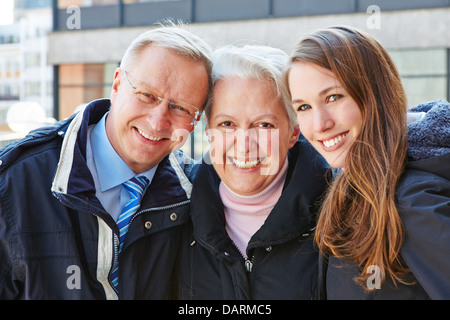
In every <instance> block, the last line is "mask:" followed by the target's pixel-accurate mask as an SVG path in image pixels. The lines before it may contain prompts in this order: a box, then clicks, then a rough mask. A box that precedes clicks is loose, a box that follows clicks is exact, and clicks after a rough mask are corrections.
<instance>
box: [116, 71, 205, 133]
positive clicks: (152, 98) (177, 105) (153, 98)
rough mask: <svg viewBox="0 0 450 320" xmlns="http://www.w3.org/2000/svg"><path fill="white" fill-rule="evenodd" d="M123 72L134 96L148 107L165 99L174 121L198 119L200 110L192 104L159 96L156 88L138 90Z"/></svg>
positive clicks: (193, 120) (188, 121)
mask: <svg viewBox="0 0 450 320" xmlns="http://www.w3.org/2000/svg"><path fill="white" fill-rule="evenodd" d="M123 72H124V74H125V79H127V82H128V84H129V85H130V86H131V87H132V88H133V89H134V90H136V91H135V94H136V97H137V98H138V99H139V100H140V101H141V102H143V103H145V104H147V105H149V106H150V107H156V106H157V105H159V104H160V103H161V101H167V102H168V103H169V111H170V114H172V115H173V116H174V118H175V119H176V121H181V122H183V123H190V124H191V125H193V124H194V123H195V122H196V121H198V120H199V119H200V114H201V112H200V110H199V109H198V108H196V107H194V106H193V105H191V104H189V103H186V102H182V101H177V102H175V101H170V100H167V99H164V98H161V94H160V93H159V92H158V91H157V90H156V89H153V88H152V89H150V90H146V91H145V92H144V91H140V90H138V89H137V88H136V87H135V86H134V85H132V84H131V82H130V80H128V76H127V72H126V71H125V70H123Z"/></svg>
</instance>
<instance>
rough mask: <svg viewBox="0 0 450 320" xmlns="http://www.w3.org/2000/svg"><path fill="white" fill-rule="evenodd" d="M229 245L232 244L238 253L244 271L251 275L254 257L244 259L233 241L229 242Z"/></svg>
mask: <svg viewBox="0 0 450 320" xmlns="http://www.w3.org/2000/svg"><path fill="white" fill-rule="evenodd" d="M231 243H232V244H233V246H234V248H235V249H236V250H237V252H239V255H240V256H241V258H242V260H244V266H245V270H246V271H247V272H248V273H251V272H252V269H253V260H254V259H255V255H253V256H252V257H251V258H250V259H249V258H245V256H244V255H243V254H242V251H241V250H240V249H239V248H238V246H237V245H236V244H235V243H234V241H233V240H231Z"/></svg>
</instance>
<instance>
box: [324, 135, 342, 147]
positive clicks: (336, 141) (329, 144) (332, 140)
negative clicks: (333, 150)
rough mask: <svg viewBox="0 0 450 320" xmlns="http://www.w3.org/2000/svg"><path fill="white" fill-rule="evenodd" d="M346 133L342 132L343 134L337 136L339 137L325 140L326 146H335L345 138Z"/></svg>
mask: <svg viewBox="0 0 450 320" xmlns="http://www.w3.org/2000/svg"><path fill="white" fill-rule="evenodd" d="M346 135H347V134H342V135H339V136H337V137H336V138H334V139H331V140H327V141H323V144H324V145H325V147H332V146H334V145H335V144H336V143H338V142H340V141H342V139H344V138H345V136H346Z"/></svg>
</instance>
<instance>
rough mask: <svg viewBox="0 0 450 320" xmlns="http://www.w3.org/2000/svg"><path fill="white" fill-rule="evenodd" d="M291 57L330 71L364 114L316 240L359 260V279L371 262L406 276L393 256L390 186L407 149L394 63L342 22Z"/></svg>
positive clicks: (397, 277) (396, 247)
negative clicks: (358, 132) (359, 131)
mask: <svg viewBox="0 0 450 320" xmlns="http://www.w3.org/2000/svg"><path fill="white" fill-rule="evenodd" d="M297 61H301V62H308V63H314V64H317V65H319V66H321V67H323V68H326V69H329V70H331V71H332V72H333V73H334V75H335V76H336V78H337V79H338V81H339V82H340V83H341V84H342V85H343V86H344V88H345V90H346V91H347V92H348V93H349V94H350V95H351V97H352V98H353V99H354V100H355V101H356V103H357V104H358V106H359V108H360V110H361V113H362V118H363V124H362V128H361V133H360V134H359V136H358V137H357V140H356V141H355V143H354V144H353V145H352V146H351V149H350V151H349V152H348V154H347V158H346V167H345V169H344V170H343V172H342V173H341V174H340V175H339V176H338V177H337V178H336V179H335V180H334V181H333V183H332V184H331V187H330V188H329V191H328V193H327V195H326V198H325V200H324V202H323V205H322V209H321V212H320V216H319V219H318V224H317V229H316V235H315V239H316V242H317V244H318V247H319V249H320V251H321V252H322V253H325V254H327V255H334V256H336V257H339V258H341V259H346V260H350V261H353V262H355V263H357V265H358V266H359V268H360V271H361V273H360V275H359V277H357V278H356V279H355V280H357V281H358V282H359V283H360V284H361V285H363V286H364V285H365V284H366V281H367V279H368V277H369V276H370V275H371V274H369V273H368V272H369V270H370V269H369V268H370V266H374V265H375V266H378V267H379V268H380V270H381V276H382V281H384V280H385V279H386V277H390V278H391V279H392V280H393V281H394V283H396V282H397V281H400V282H405V281H404V280H403V279H404V277H403V276H404V275H405V274H406V273H407V271H408V270H407V269H406V267H405V265H404V263H402V261H401V258H400V256H399V252H400V247H401V245H402V242H403V237H404V235H403V227H402V223H401V219H400V216H399V212H398V210H397V207H396V201H395V190H396V186H397V184H398V181H399V178H400V176H401V174H402V172H403V170H404V166H405V161H406V155H407V129H406V109H407V107H406V106H407V104H406V96H405V92H404V89H403V86H402V83H401V79H400V76H399V74H398V71H397V68H396V67H395V65H394V63H393V61H392V59H391V58H390V57H389V55H388V53H387V52H386V50H385V49H384V48H383V47H382V46H381V45H380V44H379V43H378V42H377V41H376V40H375V39H374V38H372V37H371V36H370V35H368V34H366V33H363V32H361V31H359V30H357V29H354V28H351V27H346V26H336V27H330V28H326V29H323V30H320V31H317V32H315V33H312V34H311V35H309V36H307V37H306V38H304V39H303V40H302V41H301V42H300V43H299V44H298V45H297V47H296V49H295V52H294V53H293V55H292V57H291V61H290V66H291V65H292V64H293V63H295V62H297ZM290 66H288V68H289V67H290ZM288 76H289V75H288V72H287V73H286V78H285V81H287V77H288ZM300 129H301V128H300Z"/></svg>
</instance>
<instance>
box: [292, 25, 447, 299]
mask: <svg viewBox="0 0 450 320" xmlns="http://www.w3.org/2000/svg"><path fill="white" fill-rule="evenodd" d="M286 80H287V81H288V83H289V88H290V92H291V95H292V103H293V106H294V109H295V110H296V112H297V115H298V120H299V125H300V129H301V132H302V134H303V135H304V136H305V137H306V138H307V139H308V140H309V141H310V142H311V144H312V145H313V146H314V147H315V148H316V149H317V150H318V151H319V152H320V153H321V155H322V156H323V157H324V158H325V159H326V160H327V162H328V163H329V164H330V165H331V166H332V167H334V168H343V170H342V173H341V174H340V175H339V176H338V177H337V178H336V179H335V180H334V182H333V184H332V186H331V188H330V190H329V192H328V194H327V196H326V197H325V199H324V202H323V206H322V209H321V212H320V218H319V220H318V223H317V229H316V235H315V237H316V240H317V243H318V247H319V249H320V250H321V252H322V253H323V254H324V256H325V257H327V258H328V259H327V262H328V263H327V264H325V265H324V266H325V268H324V273H323V274H324V276H325V278H324V279H325V280H324V281H323V286H321V288H322V289H323V290H321V292H322V293H323V295H322V296H323V297H326V298H328V299H429V298H432V299H449V298H450V273H449V267H450V259H449V257H450V210H449V208H450V180H449V179H450V176H449V172H450V130H449V123H450V107H449V104H448V102H446V101H435V102H432V103H429V104H425V105H421V106H418V107H416V108H414V109H413V110H412V111H415V112H419V111H420V112H421V113H422V115H423V119H421V120H417V121H415V122H412V123H410V124H409V125H408V126H409V130H407V127H406V109H407V107H406V97H405V92H404V90H403V87H402V83H401V79H400V76H399V74H398V72H397V69H396V67H395V65H394V63H393V62H392V60H391V58H390V57H389V55H388V54H387V52H386V50H385V49H384V48H383V47H382V46H381V45H380V44H379V43H378V42H377V41H376V40H375V39H373V38H372V37H371V36H369V35H367V34H365V33H363V32H361V31H359V30H356V29H354V28H350V27H345V26H337V27H331V28H327V29H324V30H319V31H317V32H315V33H313V34H311V35H309V36H307V37H306V38H305V39H303V40H302V41H301V42H300V43H299V44H298V46H297V47H296V50H295V52H294V54H293V55H292V59H291V65H290V68H289V72H287V76H286Z"/></svg>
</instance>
